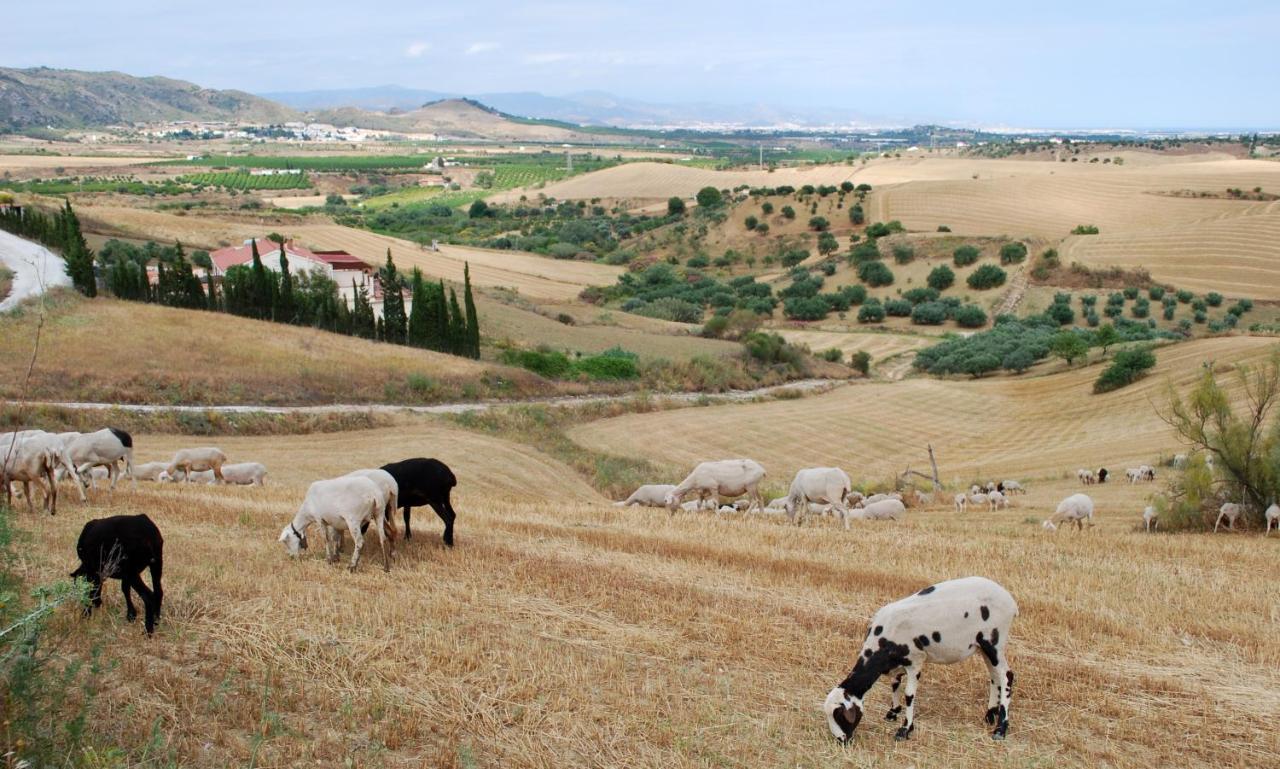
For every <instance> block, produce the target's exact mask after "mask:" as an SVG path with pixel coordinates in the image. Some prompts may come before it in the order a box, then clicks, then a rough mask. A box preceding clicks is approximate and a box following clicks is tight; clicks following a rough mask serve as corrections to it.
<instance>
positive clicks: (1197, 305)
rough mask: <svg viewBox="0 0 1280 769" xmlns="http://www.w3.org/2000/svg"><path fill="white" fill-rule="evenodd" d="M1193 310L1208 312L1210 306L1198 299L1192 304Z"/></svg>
mask: <svg viewBox="0 0 1280 769" xmlns="http://www.w3.org/2000/svg"><path fill="white" fill-rule="evenodd" d="M1191 309H1193V310H1195V311H1196V312H1208V311H1209V305H1208V304H1206V303H1205V301H1204V300H1203V299H1196V300H1194V301H1193V302H1191Z"/></svg>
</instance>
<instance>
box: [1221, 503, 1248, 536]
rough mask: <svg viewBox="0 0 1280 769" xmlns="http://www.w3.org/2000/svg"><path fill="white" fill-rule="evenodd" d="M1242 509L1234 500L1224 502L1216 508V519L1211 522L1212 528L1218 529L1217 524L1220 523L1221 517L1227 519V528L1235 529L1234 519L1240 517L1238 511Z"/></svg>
mask: <svg viewBox="0 0 1280 769" xmlns="http://www.w3.org/2000/svg"><path fill="white" fill-rule="evenodd" d="M1243 511H1244V508H1242V507H1241V506H1240V505H1239V504H1238V503H1236V502H1224V503H1223V505H1222V507H1220V508H1219V509H1218V520H1216V521H1214V522H1213V530H1214V531H1215V532H1216V531H1217V530H1218V524H1220V523H1222V519H1223V518H1226V519H1227V528H1228V529H1230V530H1231V531H1235V529H1236V519H1237V518H1239V517H1240V513H1241V512H1243Z"/></svg>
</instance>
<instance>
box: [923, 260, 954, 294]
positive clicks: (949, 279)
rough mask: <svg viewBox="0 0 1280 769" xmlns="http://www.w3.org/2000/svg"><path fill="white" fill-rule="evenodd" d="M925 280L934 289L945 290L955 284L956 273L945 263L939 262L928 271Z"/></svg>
mask: <svg viewBox="0 0 1280 769" xmlns="http://www.w3.org/2000/svg"><path fill="white" fill-rule="evenodd" d="M925 282H926V283H928V284H929V288H932V289H933V290H935V291H946V290H947V289H948V288H951V286H953V285H954V284H955V282H956V274H955V272H954V271H952V269H951V268H950V267H948V266H947V265H945V264H940V265H938V266H937V267H934V268H933V269H932V270H930V271H929V277H928V278H927V279H926V280H925Z"/></svg>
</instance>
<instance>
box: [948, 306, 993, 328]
mask: <svg viewBox="0 0 1280 769" xmlns="http://www.w3.org/2000/svg"><path fill="white" fill-rule="evenodd" d="M955 318H956V324H957V325H959V326H961V327H963V328H978V327H980V326H985V325H986V324H987V314H986V313H985V312H983V310H982V308H981V307H979V306H978V305H976V304H966V305H964V306H963V307H961V308H959V309H957V310H956V311H955Z"/></svg>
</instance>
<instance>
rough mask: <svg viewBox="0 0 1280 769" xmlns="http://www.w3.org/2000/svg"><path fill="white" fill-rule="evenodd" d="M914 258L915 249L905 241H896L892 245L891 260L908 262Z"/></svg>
mask: <svg viewBox="0 0 1280 769" xmlns="http://www.w3.org/2000/svg"><path fill="white" fill-rule="evenodd" d="M915 258H916V250H915V249H914V248H912V247H911V246H910V245H908V244H906V243H898V244H897V245H895V246H894V247H893V261H895V262H897V263H898V264H910V263H911V260H912V259H915Z"/></svg>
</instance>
